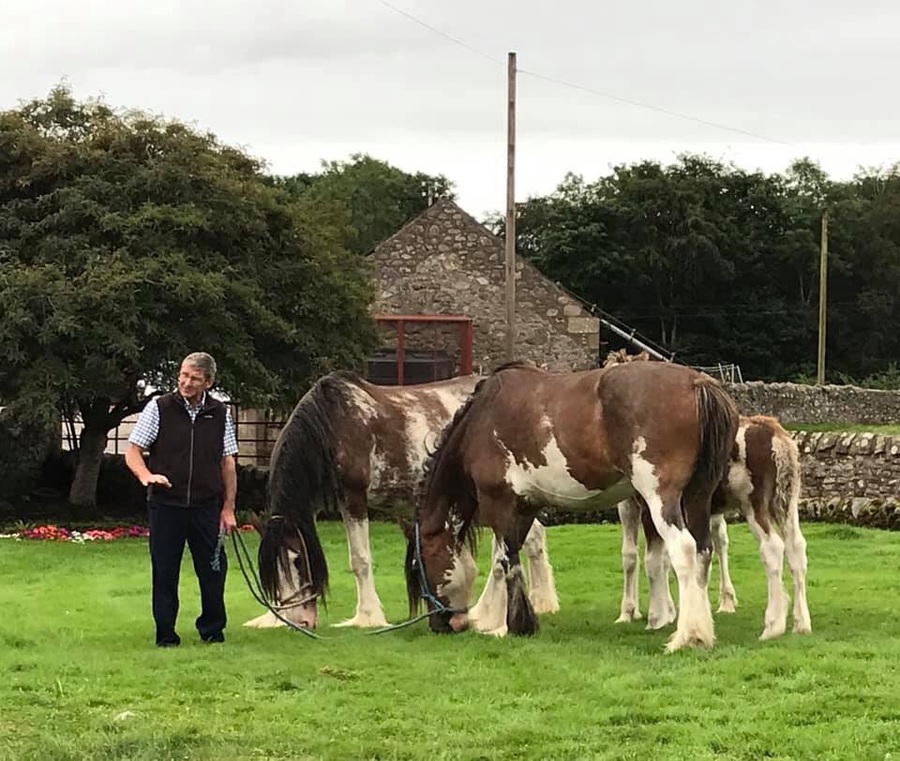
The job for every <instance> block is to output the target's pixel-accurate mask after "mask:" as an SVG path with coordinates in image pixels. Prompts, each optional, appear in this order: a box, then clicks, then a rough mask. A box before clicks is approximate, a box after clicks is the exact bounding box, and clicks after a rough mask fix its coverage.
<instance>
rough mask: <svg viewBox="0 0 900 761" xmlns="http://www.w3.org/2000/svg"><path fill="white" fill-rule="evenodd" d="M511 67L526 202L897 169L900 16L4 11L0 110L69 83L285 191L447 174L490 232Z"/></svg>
mask: <svg viewBox="0 0 900 761" xmlns="http://www.w3.org/2000/svg"><path fill="white" fill-rule="evenodd" d="M391 6H393V7H391ZM404 14H408V15H404ZM409 16H413V17H415V18H416V19H417V20H418V23H417V22H416V21H414V20H412V19H411V18H409ZM427 26H430V27H432V28H433V29H429V28H427ZM435 30H437V31H435ZM448 37H450V38H453V40H455V41H452V40H451V39H448ZM511 50H514V51H516V52H517V54H518V62H519V67H520V69H521V70H522V71H520V74H519V78H518V97H519V106H518V109H519V112H518V157H517V197H518V198H519V199H520V200H524V199H525V198H527V197H528V196H531V195H545V194H548V193H550V192H552V191H553V189H554V188H555V187H556V186H557V184H558V183H559V182H560V181H561V180H562V179H563V177H564V175H565V173H566V172H568V171H572V172H575V173H578V174H582V175H583V176H584V177H585V178H586V179H588V180H593V179H596V178H597V177H599V176H601V175H602V174H604V173H606V172H607V171H608V169H609V167H610V166H611V165H613V164H616V163H621V162H629V161H634V160H639V159H643V158H656V159H660V160H663V161H669V160H672V159H674V158H675V156H676V155H677V154H678V153H681V152H684V151H692V152H704V153H708V154H710V155H711V156H713V157H715V158H720V159H724V160H732V161H734V162H735V163H737V164H738V165H741V166H745V167H747V168H750V169H754V168H762V169H764V170H766V171H782V170H783V169H784V168H785V167H786V166H787V164H788V163H789V161H790V160H791V159H792V158H794V157H800V156H803V155H809V156H811V157H813V158H814V159H816V160H818V161H819V162H820V163H821V164H822V166H823V167H824V168H825V170H826V171H828V172H829V173H830V174H831V175H832V176H833V177H836V178H845V177H849V176H851V175H852V173H853V172H854V171H855V170H856V169H857V168H858V167H859V166H873V165H882V164H890V163H894V162H895V161H898V160H900V98H898V97H897V83H896V72H897V71H900V3H897V2H896V0H855V1H854V2H846V1H845V0H806V1H800V0H753V2H749V1H747V0H745V1H744V2H736V1H735V0H678V1H677V2H673V0H629V2H617V3H604V2H597V1H596V0H556V2H555V3H552V2H546V1H545V2H541V3H537V2H527V1H524V2H523V0H518V2H516V1H514V0H479V1H478V2H476V1H475V0H444V1H442V2H438V1H437V0H390V3H388V2H386V0H254V1H253V2H250V1H249V0H183V1H182V2H178V1H177V0H153V1H152V2H150V1H149V0H132V1H131V2H123V1H122V0H80V1H78V2H76V1H75V0H5V2H4V3H3V6H2V12H0V53H2V58H0V60H2V62H3V65H2V66H0V108H11V107H15V106H16V105H17V104H18V102H19V101H20V100H23V99H30V98H32V97H39V96H42V95H45V94H46V93H47V91H49V89H50V88H51V87H52V86H53V85H54V84H56V83H58V82H60V81H61V80H62V79H66V80H67V81H68V82H69V84H70V85H71V86H72V88H73V89H74V91H75V94H76V96H77V97H80V98H81V97H87V96H92V95H102V96H104V97H105V99H106V101H107V102H108V103H109V104H110V105H115V106H128V107H137V108H141V109H144V110H148V111H152V112H155V113H160V114H163V115H165V116H168V117H173V118H178V119H181V120H184V121H187V122H190V123H194V124H196V125H197V126H199V127H202V128H203V129H208V130H211V131H213V132H215V133H216V134H217V135H218V136H219V137H220V138H221V139H222V140H223V141H225V142H227V143H231V144H236V145H240V146H242V147H244V148H245V149H246V150H248V151H249V152H250V153H252V154H254V155H256V156H259V157H261V158H264V159H265V160H267V161H268V162H269V167H270V170H271V171H273V172H278V173H281V174H291V173H294V172H299V171H315V170H317V168H318V167H319V164H320V161H321V160H323V159H325V160H334V159H342V158H347V157H348V156H349V155H350V154H351V153H355V152H364V153H369V154H371V155H372V156H374V157H376V158H380V159H383V160H386V161H389V162H391V163H392V164H395V165H397V166H400V167H402V168H403V169H406V170H410V171H417V170H421V171H425V172H429V173H433V174H444V175H446V176H447V177H448V178H449V179H451V180H452V181H454V182H455V183H456V189H457V193H458V196H459V200H460V202H461V204H462V205H463V206H464V207H465V208H466V209H467V210H468V211H470V212H471V213H473V214H475V215H476V216H479V217H480V216H482V215H483V214H484V213H485V212H488V211H492V210H500V209H502V208H503V207H504V204H505V192H506V191H505V187H506V185H505V183H506V180H505V162H506V121H505V120H506V55H507V52H508V51H511ZM527 72H530V73H527ZM535 74H537V75H540V76H534V75H535ZM553 80H557V81H553ZM564 83H568V85H567V84H564ZM572 85H574V87H573V86H572ZM579 88H581V89H579ZM623 101H633V102H635V103H641V104H645V105H646V106H650V107H652V108H642V107H639V106H637V105H631V104H628V103H626V102H623ZM666 112H671V113H666ZM672 114H682V115H685V116H689V117H691V118H690V119H685V118H680V117H678V116H675V115H672ZM702 122H707V123H715V124H720V125H723V127H730V128H731V130H728V129H725V128H723V127H716V126H711V125H710V124H704V123H702ZM746 133H750V134H746Z"/></svg>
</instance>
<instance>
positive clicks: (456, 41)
mask: <svg viewBox="0 0 900 761" xmlns="http://www.w3.org/2000/svg"><path fill="white" fill-rule="evenodd" d="M378 2H379V3H381V4H382V5H383V6H384V7H385V8H390V9H391V10H392V11H394V13H399V14H400V15H401V16H404V17H406V18H408V19H409V20H410V21H412V22H413V23H414V24H418V25H419V26H421V27H424V28H425V29H427V30H428V31H429V32H433V33H434V34H437V35H439V36H440V37H443V38H444V39H445V40H449V41H450V42H452V43H453V44H454V45H459V47H461V48H464V49H465V50H468V51H469V52H470V53H475V55H479V56H481V57H482V58H487V59H488V60H489V61H493V62H494V63H504V62H503V61H502V60H501V59H499V58H497V57H495V56H492V55H490V54H489V53H485V52H484V51H483V50H479V49H478V48H476V47H473V46H472V45H469V44H468V43H467V42H463V41H462V40H460V39H457V38H456V37H451V36H450V35H449V34H447V33H446V32H444V31H442V30H440V29H438V28H437V27H434V26H432V25H431V24H429V23H426V22H425V21H422V19H420V18H417V17H416V16H413V15H412V14H411V13H409V12H408V11H405V10H403V9H402V8H398V7H397V6H396V5H393V4H392V3H389V2H388V1H387V0H378Z"/></svg>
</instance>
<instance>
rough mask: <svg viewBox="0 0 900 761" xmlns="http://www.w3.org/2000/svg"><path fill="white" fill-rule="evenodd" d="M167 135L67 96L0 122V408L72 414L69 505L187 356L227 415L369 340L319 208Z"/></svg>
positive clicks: (90, 487) (342, 256) (357, 278)
mask: <svg viewBox="0 0 900 761" xmlns="http://www.w3.org/2000/svg"><path fill="white" fill-rule="evenodd" d="M262 169H263V167H262V166H261V165H260V163H259V162H258V161H256V160H255V159H253V158H251V157H250V156H248V155H246V154H245V153H243V152H241V151H239V150H236V149H234V148H231V147H228V146H225V145H222V144H221V143H220V142H219V141H218V140H217V139H216V138H215V136H214V135H211V134H204V133H200V132H198V131H196V130H194V129H191V128H190V127H188V126H185V125H184V124H181V123H178V122H174V121H164V120H162V119H159V118H156V117H152V116H148V115H146V114H143V113H132V112H129V113H123V112H119V111H116V110H114V109H112V108H110V107H108V106H107V105H105V104H104V103H102V102H99V101H87V102H78V101H76V100H75V99H74V98H73V96H72V94H71V92H70V91H68V90H67V89H66V88H63V87H59V88H56V89H54V90H53V91H52V92H51V93H50V94H49V96H48V97H46V98H44V99H40V100H35V101H33V102H31V103H28V104H26V105H23V106H22V107H20V108H18V109H16V110H11V111H6V112H3V113H0V398H5V399H18V400H20V402H21V400H23V399H24V400H27V401H28V403H29V404H31V405H32V406H33V407H34V408H35V409H45V410H46V409H47V408H48V407H55V408H58V409H60V410H62V411H63V412H66V411H72V412H77V413H79V414H80V416H81V418H82V420H83V423H84V429H83V432H82V434H81V439H80V447H79V456H78V465H77V471H76V478H75V481H74V483H73V486H72V491H71V493H70V501H71V502H72V503H73V504H78V505H84V504H91V503H93V501H94V499H95V494H96V482H97V474H98V471H99V463H100V459H101V456H102V452H103V450H104V447H105V444H106V440H107V433H108V431H109V430H111V429H112V428H114V427H115V426H116V425H117V424H118V423H119V422H120V421H121V420H122V419H123V418H124V417H126V416H127V415H129V414H131V413H133V412H135V411H136V410H138V409H141V408H142V407H143V405H144V404H145V403H146V397H145V394H144V392H143V388H144V385H145V384H146V383H149V384H152V385H157V386H160V387H163V388H168V387H170V386H171V385H172V378H173V375H174V373H175V370H176V368H177V363H178V362H179V361H180V359H181V358H182V357H183V356H184V355H185V354H187V353H188V352H190V351H194V350H198V349H202V350H205V351H209V352H211V353H212V354H213V355H214V356H216V358H217V360H218V361H219V364H220V368H221V370H220V377H219V380H218V387H219V389H221V390H222V391H224V392H226V393H227V394H229V395H230V396H231V397H232V398H233V399H235V400H237V401H239V402H240V403H242V404H255V405H266V406H268V405H273V406H279V405H287V404H290V403H291V402H293V401H294V400H295V399H296V398H297V397H298V395H299V394H301V393H302V392H303V391H304V390H305V388H307V387H308V384H309V383H310V382H311V381H312V379H314V378H315V377H316V376H318V375H320V374H322V373H324V372H326V371H328V370H330V369H333V368H341V367H352V366H357V365H358V364H359V363H360V362H361V361H362V359H363V358H364V356H365V354H366V353H367V351H368V350H369V349H370V348H371V346H372V345H373V343H374V340H375V335H376V334H375V329H374V325H373V324H372V322H371V320H370V318H369V315H368V305H369V303H370V301H371V296H372V293H371V284H370V283H371V280H370V277H369V273H368V271H367V265H366V263H365V261H364V260H363V259H362V258H361V257H358V256H354V255H353V254H352V253H350V252H349V251H348V250H347V249H346V247H345V245H344V240H345V235H346V231H345V230H344V229H343V227H342V226H341V224H340V223H339V222H338V221H336V220H339V219H340V215H339V214H338V215H336V214H335V209H334V208H333V207H332V206H329V204H328V203H327V202H326V201H325V200H319V199H316V198H310V197H305V196H304V197H298V196H296V195H294V194H291V193H288V192H287V191H285V190H284V189H282V188H279V187H273V185H272V183H271V182H268V181H267V180H266V178H265V177H264V175H263V173H262Z"/></svg>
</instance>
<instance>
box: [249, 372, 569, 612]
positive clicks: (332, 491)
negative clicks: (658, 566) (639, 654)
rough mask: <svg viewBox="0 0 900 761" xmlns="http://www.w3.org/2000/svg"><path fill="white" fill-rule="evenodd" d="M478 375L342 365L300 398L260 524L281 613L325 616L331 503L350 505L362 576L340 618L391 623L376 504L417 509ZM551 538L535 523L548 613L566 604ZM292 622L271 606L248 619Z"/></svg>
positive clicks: (273, 466) (537, 573) (351, 545)
mask: <svg viewBox="0 0 900 761" xmlns="http://www.w3.org/2000/svg"><path fill="white" fill-rule="evenodd" d="M477 381H478V378H477V377H475V376H464V377H457V378H452V379H450V380H446V381H438V382H435V383H427V384H423V385H416V386H378V385H374V384H372V383H368V382H366V381H365V380H362V379H361V378H359V377H358V376H356V375H354V374H352V373H343V372H340V373H332V374H330V375H326V376H325V377H323V378H320V379H319V380H318V381H317V382H316V383H315V384H314V385H313V387H312V388H311V389H310V390H309V391H308V392H307V393H306V394H305V395H304V396H303V398H302V399H301V400H300V401H299V402H298V403H297V405H296V407H295V408H294V410H293V412H292V414H291V416H290V418H289V419H288V421H287V423H286V424H285V426H284V428H283V429H282V431H281V433H280V434H279V437H278V440H277V441H276V443H275V448H274V451H273V453H272V458H271V463H270V467H269V492H268V500H269V511H268V512H269V518H268V520H266V521H265V523H262V522H261V523H260V524H259V525H258V526H257V528H258V530H259V531H260V534H261V541H260V547H259V567H260V582H261V584H262V587H263V589H264V591H265V592H266V594H267V596H268V597H269V599H270V600H271V601H273V602H274V603H275V606H276V607H275V609H276V610H278V611H279V613H280V615H281V616H282V617H284V618H287V619H289V620H290V621H292V622H293V623H295V624H297V625H300V626H305V627H310V628H312V627H315V626H316V625H317V623H318V620H317V604H316V600H317V598H319V597H321V596H323V595H324V592H325V589H326V587H327V583H328V566H327V563H326V561H325V556H324V553H323V551H322V547H321V544H320V542H319V538H318V535H317V532H316V527H315V515H316V513H317V512H318V511H319V510H320V509H321V508H323V507H325V508H331V509H339V510H340V512H341V517H342V518H343V522H344V528H345V531H346V535H347V546H348V549H349V555H350V569H351V570H352V572H353V575H354V577H355V581H356V592H357V603H356V611H355V615H354V616H353V618H351V619H349V620H347V621H343V622H341V623H339V624H336V625H337V626H359V627H378V626H386V625H387V620H386V619H385V616H384V611H383V608H382V604H381V600H380V599H379V597H378V593H377V591H376V589H375V580H374V576H373V571H372V555H371V550H370V547H369V509H370V507H378V508H380V509H383V510H384V511H386V512H388V513H393V514H394V515H395V516H397V517H401V516H402V513H403V510H402V506H403V505H404V504H406V505H409V506H410V510H411V506H412V505H413V502H414V491H415V489H416V488H417V487H418V486H419V485H420V484H421V481H422V478H423V466H424V462H425V460H426V457H427V456H428V447H430V446H434V444H435V442H436V441H437V439H438V436H439V435H440V432H441V430H442V429H443V427H444V426H445V425H446V424H447V423H448V422H450V420H451V419H452V417H453V414H454V413H455V412H456V410H457V409H459V407H461V406H462V404H463V403H464V402H465V400H466V399H467V398H468V396H469V394H470V393H471V392H472V390H473V389H474V387H475V384H476V382H477ZM544 536H545V535H544V529H543V526H541V525H540V524H539V523H537V522H535V525H534V528H533V530H532V532H531V533H530V534H529V538H530V541H529V544H528V545H527V548H526V549H527V551H528V552H529V561H530V570H531V579H532V600H533V602H534V604H535V607H536V609H538V610H539V612H542V613H548V612H555V611H556V610H558V609H559V603H558V601H557V597H556V588H555V585H554V582H553V570H552V568H551V566H550V564H549V562H548V560H547V558H546V552H545V539H544ZM488 586H489V587H490V582H489V584H488ZM481 608H482V609H483V610H485V611H486V610H487V609H486V606H485V605H482V606H481ZM283 625H284V623H283V622H282V621H281V620H280V619H279V618H278V617H276V616H275V615H273V614H272V613H271V612H267V613H265V614H263V615H262V616H259V617H258V618H255V619H253V620H252V621H248V622H247V623H246V624H245V626H249V627H252V628H268V627H274V626H283Z"/></svg>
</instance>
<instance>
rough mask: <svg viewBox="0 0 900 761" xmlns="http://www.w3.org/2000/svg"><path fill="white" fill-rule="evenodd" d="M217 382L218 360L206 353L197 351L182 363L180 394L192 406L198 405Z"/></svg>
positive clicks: (179, 379) (179, 374)
mask: <svg viewBox="0 0 900 761" xmlns="http://www.w3.org/2000/svg"><path fill="white" fill-rule="evenodd" d="M215 380H216V360H214V359H213V358H212V357H211V356H210V355H209V354H207V353H206V352H205V351H195V352H193V353H192V354H188V355H187V356H186V357H185V358H184V359H183V360H182V361H181V371H180V372H179V373H178V393H180V394H181V395H182V396H183V397H184V398H185V399H187V400H188V401H189V402H190V403H191V404H197V402H199V401H200V399H201V398H203V394H204V392H206V391H209V389H210V388H212V384H213V383H214V382H215Z"/></svg>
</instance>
